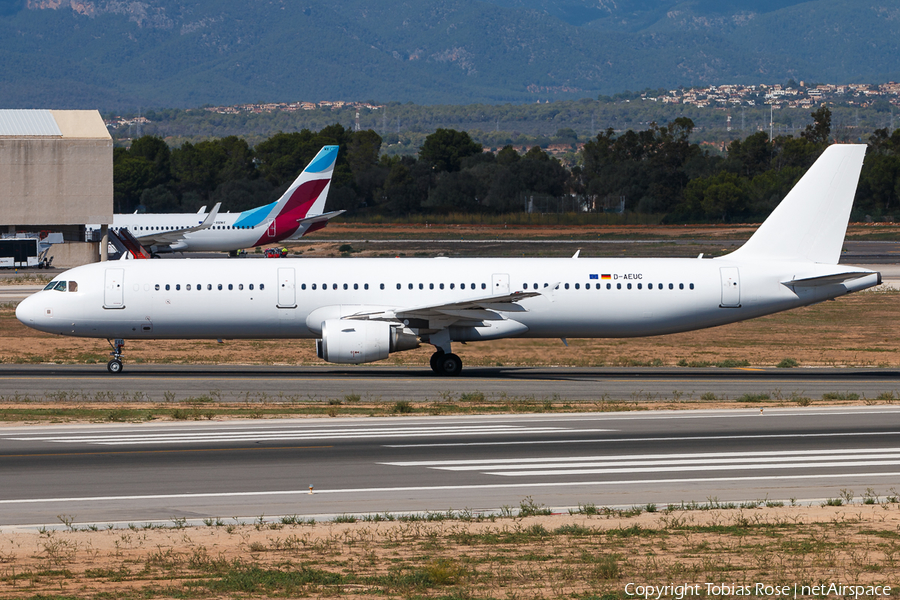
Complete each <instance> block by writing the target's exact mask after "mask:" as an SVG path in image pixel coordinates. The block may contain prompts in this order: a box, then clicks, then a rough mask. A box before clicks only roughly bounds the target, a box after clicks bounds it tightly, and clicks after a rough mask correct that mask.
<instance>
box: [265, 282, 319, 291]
mask: <svg viewBox="0 0 900 600" xmlns="http://www.w3.org/2000/svg"><path fill="white" fill-rule="evenodd" d="M249 287H250V289H251V290H252V289H253V284H252V283H251V284H250V286H249ZM313 289H316V284H313Z"/></svg>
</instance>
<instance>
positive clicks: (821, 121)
mask: <svg viewBox="0 0 900 600" xmlns="http://www.w3.org/2000/svg"><path fill="white" fill-rule="evenodd" d="M810 116H811V117H812V118H813V123H812V124H811V125H807V126H806V129H804V130H803V131H802V132H801V133H800V136H801V137H802V138H803V139H805V140H806V141H808V142H809V143H811V144H815V145H817V146H826V145H827V144H828V136H829V135H831V111H830V110H829V109H828V107H827V106H822V107H819V109H818V110H816V111H814V112H812V113H810ZM822 149H823V150H824V148H822Z"/></svg>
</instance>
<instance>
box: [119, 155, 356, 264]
mask: <svg viewBox="0 0 900 600" xmlns="http://www.w3.org/2000/svg"><path fill="white" fill-rule="evenodd" d="M337 153H338V146H324V147H323V148H322V149H321V150H320V151H319V153H318V154H317V155H316V156H315V158H313V160H312V162H310V163H309V165H307V167H306V168H305V169H304V170H303V172H302V173H300V175H299V176H298V177H297V179H296V180H294V183H293V184H291V187H289V188H288V190H287V191H286V192H285V193H284V194H283V195H282V196H281V198H280V199H279V200H278V201H276V202H272V203H271V204H266V205H265V206H259V207H257V208H253V209H250V210H246V211H244V212H241V213H234V214H232V213H225V214H221V213H218V212H217V211H218V209H219V204H216V206H215V207H213V210H212V211H210V213H209V214H206V213H204V210H205V207H204V208H202V209H200V212H198V213H178V214H175V213H173V214H127V215H114V216H113V225H112V227H113V228H114V229H122V228H127V229H128V230H129V231H130V232H131V234H132V235H134V237H135V238H137V240H138V241H139V242H140V243H141V245H143V246H144V247H145V248H147V249H148V250H150V252H152V253H153V254H159V253H162V252H186V251H190V252H195V251H203V252H232V253H233V252H234V251H236V250H238V249H241V248H252V247H255V246H263V245H266V244H274V243H277V242H280V241H283V240H286V239H288V238H291V239H299V238H300V237H302V236H304V235H306V234H307V233H311V232H313V231H317V230H319V229H322V228H323V227H325V225H327V224H328V220H329V219H332V218H334V217H336V216H338V215H339V214H341V213H343V212H344V211H342V210H337V211H332V212H327V213H326V212H323V211H324V208H325V200H326V198H327V197H328V189H329V187H330V186H331V176H332V173H333V172H334V163H335V160H337Z"/></svg>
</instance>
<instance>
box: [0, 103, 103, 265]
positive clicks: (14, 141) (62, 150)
mask: <svg viewBox="0 0 900 600" xmlns="http://www.w3.org/2000/svg"><path fill="white" fill-rule="evenodd" d="M112 219H113V141H112V137H111V136H110V135H109V131H107V129H106V125H105V124H104V123H103V119H102V118H101V117H100V113H99V112H98V111H96V110H0V233H2V234H4V237H15V235H16V234H20V235H21V234H22V233H41V232H61V233H62V234H63V240H64V243H62V244H54V245H53V246H51V248H50V250H49V254H50V256H52V257H53V266H54V267H73V266H77V265H81V264H85V263H89V262H97V261H98V260H101V259H105V256H102V257H101V252H103V251H105V250H106V248H107V245H106V243H104V242H105V235H104V239H103V240H89V239H86V238H85V225H86V224H87V223H100V224H101V231H102V232H103V233H104V234H105V233H106V230H107V228H108V226H109V225H110V224H111V223H112ZM103 254H104V255H105V252H103Z"/></svg>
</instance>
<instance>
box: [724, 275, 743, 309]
mask: <svg viewBox="0 0 900 600" xmlns="http://www.w3.org/2000/svg"><path fill="white" fill-rule="evenodd" d="M719 273H720V274H721V276H722V302H721V304H719V306H720V307H722V308H740V306H741V277H740V273H739V272H738V268H737V267H722V268H720V269H719Z"/></svg>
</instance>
